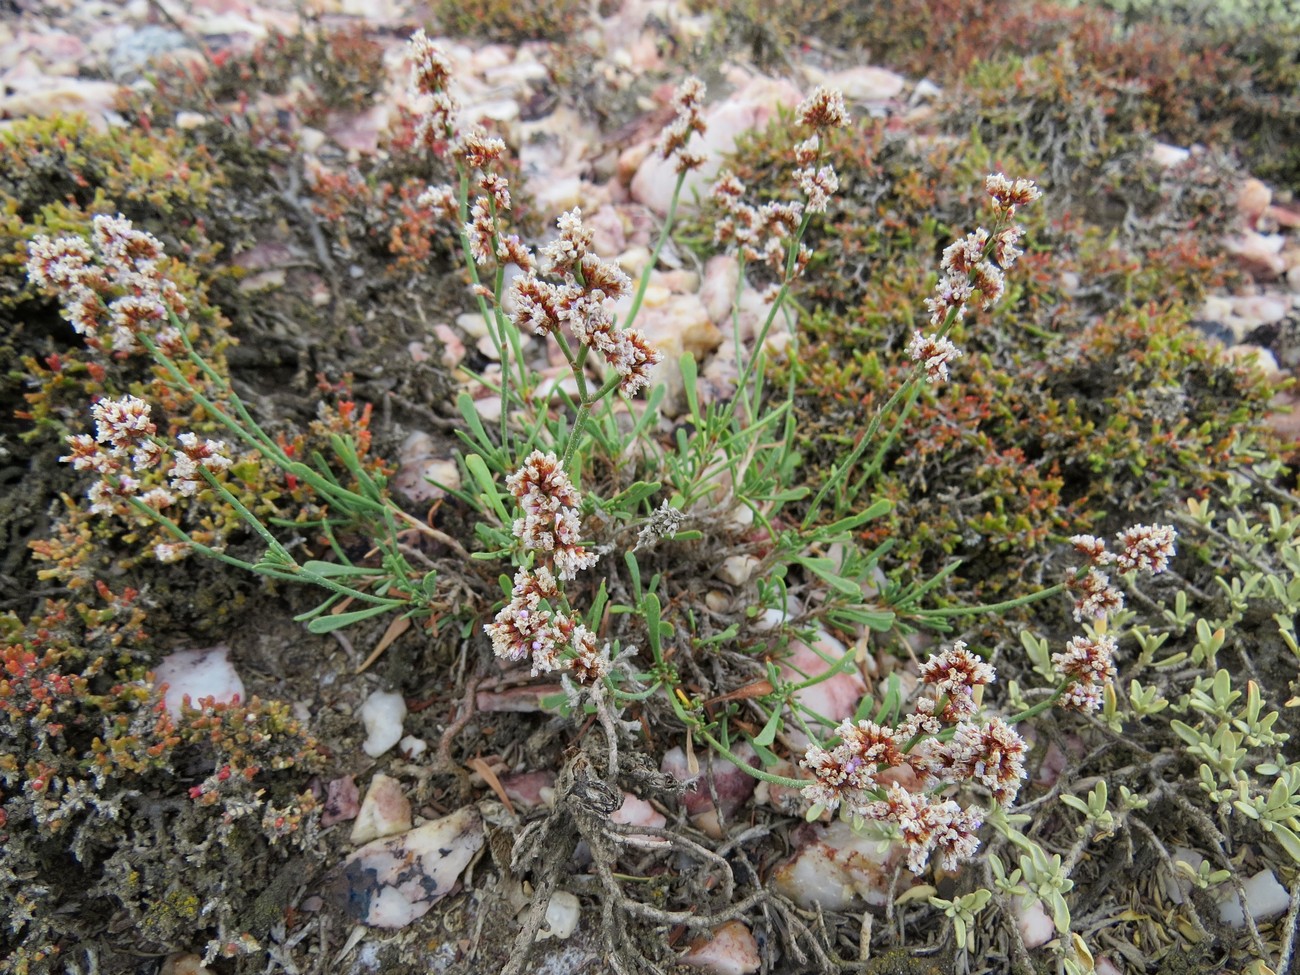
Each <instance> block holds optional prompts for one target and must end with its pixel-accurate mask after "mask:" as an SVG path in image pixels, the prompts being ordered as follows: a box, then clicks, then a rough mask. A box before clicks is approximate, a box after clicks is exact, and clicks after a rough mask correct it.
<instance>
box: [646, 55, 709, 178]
mask: <svg viewBox="0 0 1300 975" xmlns="http://www.w3.org/2000/svg"><path fill="white" fill-rule="evenodd" d="M704 91H705V89H704V82H702V81H701V80H700V79H699V78H695V77H690V78H687V79H686V80H685V81H683V82H682V83H681V85H679V86H678V88H677V91H675V92H674V93H673V108H675V109H676V110H677V114H676V115H675V116H674V118H673V120H672V122H670V123H669V124H668V126H667V127H666V128H665V129H664V130H663V132H662V133H660V135H659V139H658V141H657V142H656V144H655V148H656V149H658V150H659V154H660V155H661V156H662V157H663V158H664V159H671V158H673V157H674V156H675V157H677V172H678V173H679V174H681V173H687V172H690V171H691V170H692V169H699V168H700V167H701V166H703V165H704V157H703V156H700V155H698V154H696V153H693V152H687V151H686V144H687V143H688V142H690V141H691V136H693V135H703V134H704V133H705V132H706V131H707V130H708V126H707V125H706V124H705V122H704V118H703V116H702V115H701V113H700V110H701V109H702V108H703V107H704Z"/></svg>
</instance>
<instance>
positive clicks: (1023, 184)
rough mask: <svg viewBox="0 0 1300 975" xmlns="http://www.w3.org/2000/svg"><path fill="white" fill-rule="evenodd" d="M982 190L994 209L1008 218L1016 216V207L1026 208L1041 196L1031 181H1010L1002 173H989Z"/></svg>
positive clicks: (1040, 192)
mask: <svg viewBox="0 0 1300 975" xmlns="http://www.w3.org/2000/svg"><path fill="white" fill-rule="evenodd" d="M984 189H985V190H986V191H987V192H988V195H989V199H990V200H992V201H993V207H994V209H996V210H997V211H998V212H1000V213H1002V214H1004V215H1005V216H1006V217H1008V218H1010V217H1014V216H1015V215H1016V207H1022V206H1028V205H1029V204H1030V203H1033V202H1034V201H1035V200H1037V199H1038V198H1039V197H1041V196H1042V195H1043V194H1042V191H1041V190H1039V188H1038V187H1037V185H1035V183H1034V181H1033V180H1031V179H1017V180H1011V179H1008V178H1007V177H1006V176H1005V175H1004V174H1002V173H989V175H988V177H987V178H986V179H985V180H984Z"/></svg>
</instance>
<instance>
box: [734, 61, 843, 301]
mask: <svg viewBox="0 0 1300 975" xmlns="http://www.w3.org/2000/svg"><path fill="white" fill-rule="evenodd" d="M796 114H797V115H798V116H799V120H800V122H801V123H802V124H803V125H804V126H806V127H808V128H811V129H813V133H812V135H811V136H809V137H808V138H807V139H805V140H804V141H803V142H800V143H799V144H798V145H797V146H795V149H794V161H795V165H796V169H795V171H794V179H795V182H796V183H797V184H798V185H799V188H800V189H801V190H802V191H803V193H804V195H805V196H806V197H807V201H806V202H798V201H794V202H789V203H781V202H772V203H765V204H763V205H762V206H758V207H755V206H752V205H750V204H748V203H746V202H745V195H746V193H747V189H746V187H745V184H744V183H742V182H741V181H740V179H738V178H737V177H736V176H735V174H733V173H730V172H725V171H724V172H723V173H721V174H719V177H718V180H717V181H716V182H715V183H714V185H713V188H712V190H710V192H709V197H710V199H711V200H712V201H713V202H714V203H716V204H717V205H718V207H719V208H720V209H721V210H722V216H721V218H720V219H719V220H718V221H717V223H716V224H715V225H714V230H713V240H714V243H717V244H733V243H734V244H735V245H736V248H737V250H738V251H739V252H740V255H741V257H743V258H744V259H745V260H746V261H752V262H756V263H758V262H762V263H766V264H767V265H768V266H769V267H770V268H771V269H772V271H773V272H774V273H776V274H778V275H783V274H784V273H785V271H786V265H787V259H788V257H787V255H788V249H789V246H790V241H791V240H792V239H793V238H795V237H796V236H797V235H798V233H799V231H800V229H801V227H802V225H803V221H804V219H805V216H806V215H807V214H812V213H824V212H825V211H826V207H827V205H828V204H829V202H830V199H831V197H832V196H833V195H834V194H835V193H836V191H837V190H839V187H840V181H839V177H838V176H837V175H836V174H835V168H834V167H833V166H831V165H830V164H829V163H820V164H819V160H820V156H821V132H822V130H825V129H830V128H841V127H844V126H847V125H848V124H849V115H848V112H847V111H846V110H845V108H844V97H843V96H842V95H841V94H840V93H839V92H837V91H833V90H832V89H829V88H825V87H822V88H818V89H817V90H816V91H814V92H813V93H812V94H811V95H810V96H808V98H807V99H805V100H804V101H803V102H801V103H800V104H799V107H798V108H797V109H796ZM811 256H812V255H811V252H810V251H809V250H808V248H807V247H805V246H804V245H802V244H800V245H799V251H798V253H797V254H796V255H795V266H794V273H795V274H798V273H800V272H802V270H803V268H804V267H805V266H806V265H807V263H808V259H809V258H810V257H811Z"/></svg>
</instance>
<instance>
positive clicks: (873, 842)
mask: <svg viewBox="0 0 1300 975" xmlns="http://www.w3.org/2000/svg"><path fill="white" fill-rule="evenodd" d="M813 830H814V832H813V834H812V836H813V839H812V840H811V842H808V843H806V844H805V845H804V846H803V847H802V848H801V849H800V850H799V851H798V852H797V853H795V855H794V856H793V857H791V858H790V859H789V860H787V861H786V862H785V863H783V864H781V865H780V866H778V867H777V868H776V869H775V870H774V871H773V872H772V883H773V885H774V886H775V887H776V889H777V890H779V891H780V892H781V893H783V894H785V895H786V896H787V897H789V898H790V899H791V900H792V901H794V902H795V903H796V904H798V905H799V906H800V907H802V908H804V909H805V910H813V909H814V908H816V907H817V906H818V905H820V906H821V908H822V909H823V910H827V911H841V910H844V909H845V908H847V907H849V906H850V905H851V904H852V903H853V901H854V899H855V898H858V897H861V898H862V899H863V900H864V901H866V903H867V904H868V905H869V906H872V907H883V906H884V905H885V903H886V901H887V900H888V898H889V885H890V877H891V875H892V874H893V870H894V863H895V861H896V860H897V859H898V852H899V844H896V843H894V842H893V841H892V840H889V839H876V838H873V837H870V836H866V835H864V834H862V833H855V832H854V831H853V827H852V826H850V825H849V824H848V823H845V822H842V821H840V820H836V821H835V822H833V823H831V824H830V825H829V826H827V827H826V828H825V829H820V828H817V827H813Z"/></svg>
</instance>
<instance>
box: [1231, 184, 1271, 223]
mask: <svg viewBox="0 0 1300 975" xmlns="http://www.w3.org/2000/svg"><path fill="white" fill-rule="evenodd" d="M1272 202H1273V191H1272V190H1270V189H1269V188H1268V187H1267V186H1265V185H1264V184H1263V183H1262V182H1260V181H1259V180H1257V179H1255V178H1254V177H1251V178H1250V179H1247V180H1245V181H1244V182H1243V183H1242V184H1241V185H1240V186H1239V187H1238V188H1237V212H1238V213H1240V214H1241V217H1242V219H1243V220H1245V221H1246V222H1247V223H1249V224H1252V225H1253V224H1254V223H1255V221H1256V220H1258V219H1259V218H1260V217H1262V216H1263V215H1264V211H1265V210H1267V209H1268V208H1269V206H1270V204H1272Z"/></svg>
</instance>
